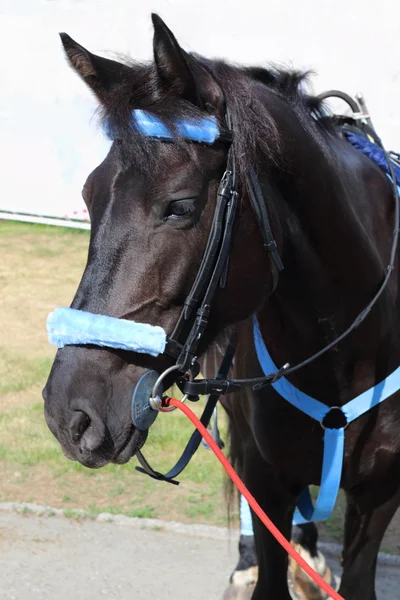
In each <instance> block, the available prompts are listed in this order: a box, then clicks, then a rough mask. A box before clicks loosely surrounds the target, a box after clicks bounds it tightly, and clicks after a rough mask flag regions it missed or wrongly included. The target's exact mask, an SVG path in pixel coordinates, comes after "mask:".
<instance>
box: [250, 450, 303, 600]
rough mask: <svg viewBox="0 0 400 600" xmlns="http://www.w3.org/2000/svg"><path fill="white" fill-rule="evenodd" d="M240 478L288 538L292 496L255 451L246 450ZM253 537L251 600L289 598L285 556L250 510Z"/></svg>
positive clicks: (290, 527)
mask: <svg viewBox="0 0 400 600" xmlns="http://www.w3.org/2000/svg"><path fill="white" fill-rule="evenodd" d="M243 471H244V473H243V475H244V480H245V483H246V485H247V486H248V488H249V490H250V492H251V493H252V494H253V496H254V497H255V498H256V499H257V502H258V503H259V505H260V506H261V508H262V509H263V510H264V512H265V513H266V514H267V515H268V517H269V518H270V519H271V520H272V522H273V523H274V524H275V525H276V526H277V527H278V529H279V530H280V531H281V532H282V534H283V535H284V536H285V537H286V539H290V535H291V529H292V518H293V510H294V499H292V498H291V496H290V494H289V493H288V492H287V491H286V490H285V489H283V488H282V487H281V485H280V484H279V482H278V481H277V480H276V477H275V476H274V474H273V473H272V472H271V471H270V469H269V468H268V467H267V465H266V463H265V462H264V461H263V459H262V458H261V457H260V455H259V454H258V452H257V451H255V452H251V456H250V453H249V452H247V453H246V456H245V461H244V469H243ZM253 529H254V541H255V545H256V551H257V557H258V580H257V584H256V587H255V589H254V593H253V596H252V600H276V599H277V598H279V600H291V595H290V593H289V588H288V580H287V572H288V556H287V554H286V551H285V550H284V549H283V548H282V547H281V546H280V544H279V543H278V542H277V541H276V540H275V538H274V537H273V536H272V535H271V534H270V532H269V531H268V529H267V528H266V527H265V525H264V524H263V523H262V522H261V521H260V520H259V518H258V517H256V516H255V515H254V513H253Z"/></svg>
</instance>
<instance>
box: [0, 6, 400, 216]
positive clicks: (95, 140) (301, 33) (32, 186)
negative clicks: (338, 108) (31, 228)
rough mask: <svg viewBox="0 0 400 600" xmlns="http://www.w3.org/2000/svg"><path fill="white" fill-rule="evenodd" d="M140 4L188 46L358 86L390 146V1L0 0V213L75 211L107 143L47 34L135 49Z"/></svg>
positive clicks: (144, 16)
mask: <svg viewBox="0 0 400 600" xmlns="http://www.w3.org/2000/svg"><path fill="white" fill-rule="evenodd" d="M151 11H156V12H159V14H160V15H161V16H162V17H163V18H164V19H165V21H166V22H167V24H168V25H169V26H170V27H171V29H172V30H173V31H174V32H175V34H176V35H177V37H178V39H179V41H180V42H181V44H182V45H183V46H184V47H185V48H187V49H189V50H195V51H197V52H199V53H202V54H204V55H207V56H222V57H225V58H228V59H230V60H232V61H235V62H240V63H245V64H261V65H262V64H264V65H265V64H267V63H268V62H271V61H272V62H278V63H281V64H282V63H283V64H289V65H292V66H295V67H298V68H306V69H309V68H311V69H313V70H315V71H317V72H318V74H319V75H318V77H316V78H315V83H314V87H315V90H316V91H322V90H325V89H328V88H339V89H343V90H344V91H347V92H348V93H350V94H355V93H356V92H358V91H362V92H363V93H364V95H365V97H366V100H367V104H368V107H369V109H370V112H371V114H372V117H373V121H374V124H375V126H376V128H377V130H378V132H379V133H380V135H381V136H382V137H383V140H384V141H385V142H386V144H387V145H388V147H389V148H393V149H395V150H396V149H400V116H399V107H400V52H399V46H400V19H399V18H398V17H399V14H398V13H399V9H398V5H397V4H396V2H394V1H393V0H380V1H379V2H378V1H377V0H370V1H369V2H368V3H367V2H366V1H365V0H364V1H361V0H350V1H349V0H346V1H345V0H335V2H331V1H330V0H326V1H325V2H321V1H320V0H303V1H302V2H298V1H297V0H268V1H265V0H263V1H257V0H246V1H244V0H240V1H239V0H231V1H229V0H202V2H193V0H153V1H150V0H141V1H140V2H138V1H135V0H52V1H49V0H18V1H15V0H2V2H1V4H0V90H1V93H0V153H1V196H0V211H3V215H4V214H5V215H6V216H7V215H8V217H13V218H15V214H16V213H19V214H22V215H24V216H23V217H22V218H25V219H32V218H37V217H38V216H40V215H41V216H45V217H48V218H57V219H61V220H63V219H66V218H67V219H68V218H73V219H78V220H85V218H86V214H85V212H84V204H83V202H82V200H81V196H80V191H81V188H82V185H83V183H84V181H85V179H86V176H87V175H88V173H89V172H90V171H91V170H92V169H93V168H94V167H95V166H96V165H97V164H98V163H99V162H100V161H101V160H102V159H103V158H104V156H105V155H106V153H107V149H108V142H107V140H105V138H104V137H103V136H102V134H101V132H99V131H97V130H96V126H95V123H96V121H95V119H92V116H93V113H94V111H95V109H96V105H95V102H94V100H93V98H92V96H91V94H90V92H89V91H88V90H86V89H85V87H84V85H83V83H81V81H80V80H79V78H78V77H77V76H76V75H75V74H74V73H72V71H70V70H69V68H68V66H67V64H66V61H65V59H64V56H63V52H62V48H61V44H60V42H59V39H58V35H57V32H58V31H67V32H68V33H69V34H70V35H71V36H72V37H73V38H75V39H76V40H77V41H79V42H80V43H81V44H83V45H84V46H86V47H88V48H89V49H90V50H92V51H94V52H96V53H99V54H104V55H108V56H111V57H112V56H113V53H128V54H130V55H131V56H133V57H135V58H137V59H147V58H149V57H150V56H151V46H152V28H151V21H150V13H151Z"/></svg>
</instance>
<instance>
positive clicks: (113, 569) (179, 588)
mask: <svg viewBox="0 0 400 600" xmlns="http://www.w3.org/2000/svg"><path fill="white" fill-rule="evenodd" d="M177 531H179V528H177ZM236 558H237V555H236V539H235V536H234V534H232V539H231V541H229V540H228V539H226V538H225V539H206V538H204V537H199V536H198V535H196V529H195V528H193V529H190V528H189V527H186V529H183V530H182V532H181V533H176V532H173V531H155V530H148V529H147V530H144V529H139V528H133V527H129V526H126V525H123V524H116V523H108V522H98V521H90V520H85V521H80V522H77V521H72V520H68V519H65V518H63V517H56V516H53V517H40V516H37V515H32V514H28V515H24V514H19V513H16V512H12V511H1V512H0V599H1V600H55V599H57V600H72V599H73V600H92V599H99V598H103V597H104V598H107V599H108V600H114V599H115V600H132V599H134V600H150V599H153V598H154V599H157V600H158V599H164V598H173V599H174V600H183V599H185V600H187V599H188V598H190V599H191V600H200V599H201V600H203V599H207V600H214V599H215V600H221V596H222V593H223V591H224V589H225V586H226V583H227V579H228V576H229V574H230V571H231V569H232V567H233V566H234V564H235V561H236ZM331 563H332V561H331ZM399 587H400V565H397V566H396V565H382V566H381V567H380V571H379V580H378V599H379V600H398V599H399V597H400V594H399Z"/></svg>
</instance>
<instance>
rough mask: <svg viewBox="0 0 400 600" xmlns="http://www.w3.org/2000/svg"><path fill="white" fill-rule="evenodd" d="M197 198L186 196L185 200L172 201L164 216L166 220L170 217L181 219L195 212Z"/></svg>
mask: <svg viewBox="0 0 400 600" xmlns="http://www.w3.org/2000/svg"><path fill="white" fill-rule="evenodd" d="M194 209H195V199H194V198H185V199H184V200H175V201H174V202H170V203H169V205H168V208H167V212H166V214H165V216H164V220H165V221H167V220H168V219H181V218H182V217H186V216H187V215H190V214H191V213H192V212H194Z"/></svg>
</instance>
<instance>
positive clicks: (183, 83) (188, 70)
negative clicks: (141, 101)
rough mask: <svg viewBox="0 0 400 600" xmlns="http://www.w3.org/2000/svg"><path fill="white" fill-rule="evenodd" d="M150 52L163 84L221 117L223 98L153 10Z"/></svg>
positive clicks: (202, 69)
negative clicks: (152, 54) (152, 52)
mask: <svg viewBox="0 0 400 600" xmlns="http://www.w3.org/2000/svg"><path fill="white" fill-rule="evenodd" d="M151 18H152V21H153V26H154V40H153V51H154V61H155V63H156V68H157V73H158V76H159V79H160V83H161V85H162V86H165V85H167V86H168V87H169V89H170V90H171V91H172V92H173V93H175V94H177V95H178V96H181V97H182V98H184V99H185V100H188V101H189V102H191V103H192V104H195V105H196V106H198V107H199V108H202V109H205V110H206V111H207V112H211V113H213V114H218V115H219V116H223V113H224V110H225V109H224V106H223V105H224V98H223V94H222V91H221V89H220V87H219V85H218V84H217V82H216V81H215V79H214V78H213V77H212V75H211V74H210V73H209V72H208V71H206V69H205V68H203V67H202V66H201V65H200V63H199V62H198V61H197V60H195V59H194V57H192V56H190V55H188V54H187V53H186V52H185V51H184V50H183V49H182V48H181V47H180V46H179V44H178V42H177V40H176V38H175V36H174V34H173V33H172V31H171V30H170V29H169V28H168V27H167V26H166V24H165V23H164V21H163V20H162V19H161V18H160V17H159V16H158V15H157V14H155V13H153V14H152V15H151Z"/></svg>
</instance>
